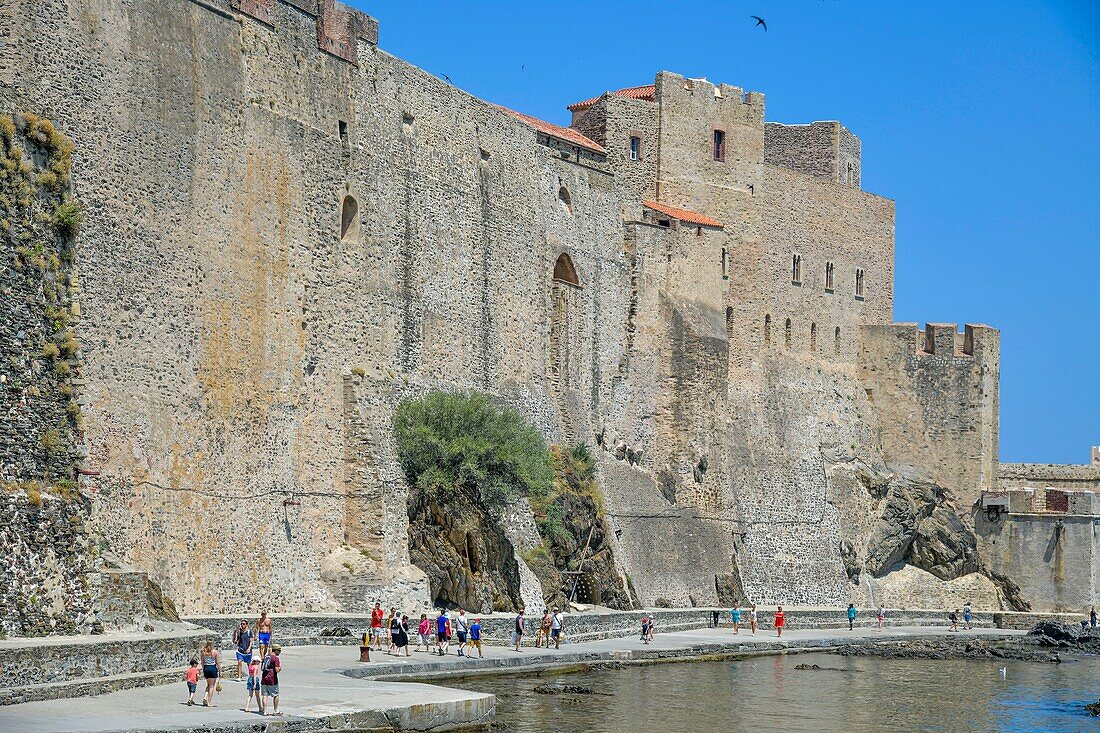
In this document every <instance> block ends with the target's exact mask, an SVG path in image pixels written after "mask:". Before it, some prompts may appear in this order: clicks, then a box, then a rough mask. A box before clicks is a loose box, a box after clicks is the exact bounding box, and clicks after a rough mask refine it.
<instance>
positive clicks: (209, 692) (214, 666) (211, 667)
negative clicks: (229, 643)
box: [199, 639, 222, 708]
mask: <svg viewBox="0 0 1100 733" xmlns="http://www.w3.org/2000/svg"><path fill="white" fill-rule="evenodd" d="M199 656H200V657H201V658H202V678H203V679H204V680H206V691H205V692H204V693H203V695H202V706H203V707H204V708H208V707H210V705H211V703H213V702H214V687H215V685H217V684H218V678H219V677H221V676H222V653H221V652H220V651H218V650H217V649H215V648H214V640H213V639H207V640H206V644H205V646H203V648H202V654H200V655H199Z"/></svg>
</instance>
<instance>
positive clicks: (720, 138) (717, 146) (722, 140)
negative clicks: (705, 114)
mask: <svg viewBox="0 0 1100 733" xmlns="http://www.w3.org/2000/svg"><path fill="white" fill-rule="evenodd" d="M714 159H715V160H725V159H726V131H725V130H715V131H714Z"/></svg>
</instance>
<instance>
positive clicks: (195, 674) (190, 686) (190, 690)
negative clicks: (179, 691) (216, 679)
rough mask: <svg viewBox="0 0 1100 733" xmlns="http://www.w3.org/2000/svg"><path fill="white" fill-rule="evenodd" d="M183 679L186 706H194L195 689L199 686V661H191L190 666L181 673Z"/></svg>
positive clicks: (193, 659)
mask: <svg viewBox="0 0 1100 733" xmlns="http://www.w3.org/2000/svg"><path fill="white" fill-rule="evenodd" d="M183 678H184V679H185V680H187V704H188V705H194V704H195V689H196V688H197V687H198V686H199V660H197V659H195V658H192V659H191V666H190V667H188V668H187V671H186V672H184V673H183Z"/></svg>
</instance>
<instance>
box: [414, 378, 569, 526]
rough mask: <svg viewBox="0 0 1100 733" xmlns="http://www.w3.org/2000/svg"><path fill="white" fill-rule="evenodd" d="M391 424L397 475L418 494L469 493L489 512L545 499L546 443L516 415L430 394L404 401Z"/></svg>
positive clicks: (466, 397) (477, 397)
mask: <svg viewBox="0 0 1100 733" xmlns="http://www.w3.org/2000/svg"><path fill="white" fill-rule="evenodd" d="M393 423H394V433H395V435H396V437H397V454H398V458H399V459H400V461H401V467H402V468H403V469H404V470H405V475H406V476H407V477H408V479H409V482H410V483H413V484H416V485H417V486H418V487H419V488H421V489H423V490H427V491H441V490H447V489H451V488H457V489H466V490H476V491H478V492H479V493H480V495H481V500H482V502H483V503H484V504H485V506H487V507H489V508H490V509H493V510H500V509H501V508H503V507H504V506H505V505H506V504H507V503H508V502H509V501H511V500H513V499H515V498H517V497H519V496H521V495H527V496H533V497H538V496H546V495H547V494H549V492H550V484H551V481H552V480H553V475H554V473H553V468H552V467H551V463H550V452H549V450H547V447H546V442H545V441H544V440H543V439H542V436H541V435H539V433H538V431H537V430H535V428H534V427H533V426H532V425H531V424H530V423H528V422H527V421H526V420H524V418H523V416H522V415H521V414H520V413H519V411H517V410H515V409H514V408H512V407H508V406H507V405H501V404H498V403H496V402H494V401H493V400H492V399H490V398H489V397H488V396H487V395H484V394H481V393H478V392H462V393H445V392H432V393H431V394H428V395H426V396H424V397H420V398H416V399H407V400H404V401H402V402H401V404H399V405H398V406H397V410H396V412H395V413H394V420H393Z"/></svg>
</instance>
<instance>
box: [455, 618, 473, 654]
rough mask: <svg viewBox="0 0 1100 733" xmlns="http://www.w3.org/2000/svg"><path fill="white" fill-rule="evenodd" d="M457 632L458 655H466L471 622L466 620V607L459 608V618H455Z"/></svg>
mask: <svg viewBox="0 0 1100 733" xmlns="http://www.w3.org/2000/svg"><path fill="white" fill-rule="evenodd" d="M455 633H457V634H458V656H460V657H464V656H466V635H467V634H469V633H470V624H469V622H468V621H467V620H466V609H465V608H459V609H458V618H456V619H455Z"/></svg>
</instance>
